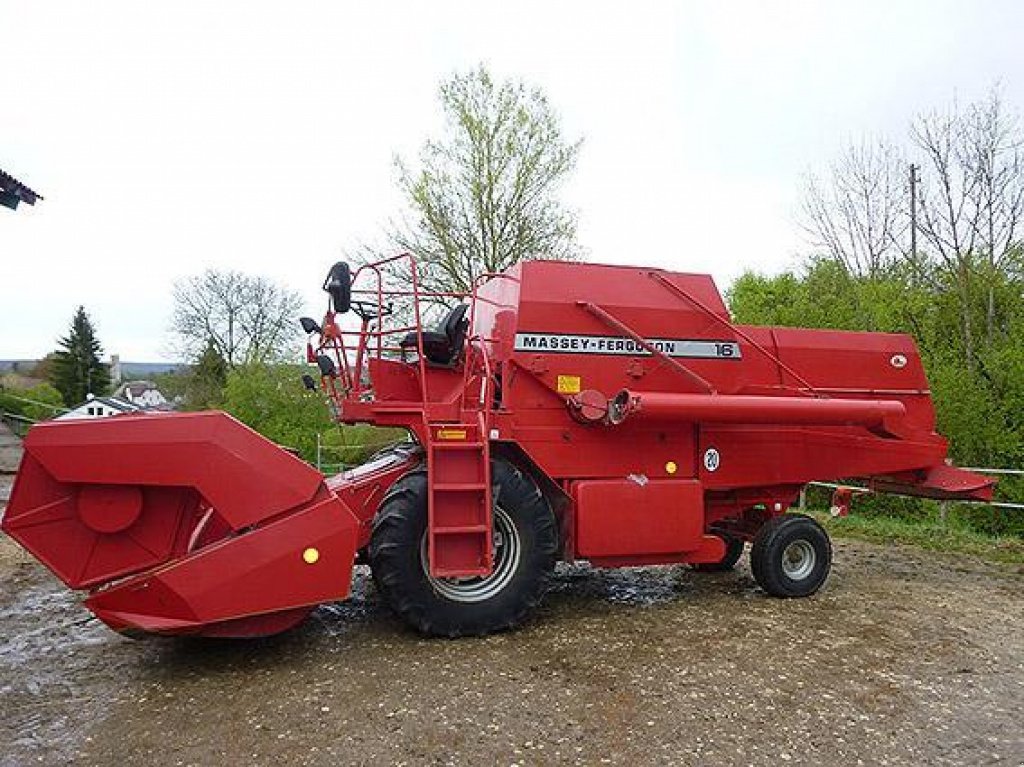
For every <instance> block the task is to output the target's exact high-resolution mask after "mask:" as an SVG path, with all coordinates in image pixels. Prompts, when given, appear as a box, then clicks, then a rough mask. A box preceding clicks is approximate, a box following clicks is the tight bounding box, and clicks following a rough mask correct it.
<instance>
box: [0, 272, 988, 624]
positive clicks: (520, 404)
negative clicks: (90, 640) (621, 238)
mask: <svg viewBox="0 0 1024 767" xmlns="http://www.w3.org/2000/svg"><path fill="white" fill-rule="evenodd" d="M396 268H397V273H401V274H404V275H406V284H405V287H404V288H403V289H401V290H395V289H391V288H389V287H388V285H389V284H391V283H390V282H389V281H388V280H386V279H385V271H386V270H387V269H396ZM324 287H325V289H326V291H327V293H328V294H329V308H328V311H327V314H326V316H325V317H324V318H323V320H322V322H320V323H318V322H316V321H314V320H312V319H309V318H304V319H303V320H302V324H303V327H304V329H305V330H306V332H307V333H309V334H310V344H309V348H308V357H309V361H310V363H311V364H312V365H315V370H316V371H317V373H318V377H319V382H320V386H321V387H322V388H323V390H324V392H325V393H326V397H327V399H328V403H329V405H330V407H331V409H332V412H333V414H334V415H335V417H336V419H337V421H339V422H340V423H365V424H374V425H377V426H387V427H401V428H403V429H406V430H407V431H408V432H409V434H410V437H411V441H410V442H409V443H406V444H402V445H399V446H397V447H395V448H394V449H391V450H389V451H386V452H384V453H382V454H379V455H378V456H377V457H375V458H373V459H372V460H370V461H369V462H368V463H366V464H364V465H362V466H359V467H358V468H355V469H352V470H351V471H347V472H344V473H342V474H340V475H338V476H335V477H330V478H324V477H323V476H322V475H321V474H320V473H319V472H317V471H316V470H315V469H313V468H312V467H311V466H309V465H308V464H306V463H304V462H302V461H301V460H300V459H298V458H296V457H295V456H293V455H292V454H290V453H289V452H287V451H286V450H284V449H282V448H280V447H278V446H276V445H274V444H272V443H270V442H269V441H267V440H266V439H264V438H263V437H261V436H259V435H258V434H256V433H255V432H253V431H251V430H250V429H248V428H246V427H245V426H243V425H242V424H240V423H239V422H237V421H235V420H234V419H232V418H231V417H230V416H228V415H226V414H224V413H219V412H206V413H184V414H163V413H160V414H130V415H124V416H116V417H113V418H108V419H100V420H92V421H78V422H73V421H72V422H67V421H65V422H53V423H45V424H41V425H38V426H35V427H34V428H33V429H32V430H31V431H30V432H29V435H28V438H27V440H26V442H25V456H24V459H23V462H22V465H21V470H20V472H19V474H18V477H17V481H16V484H15V487H14V492H13V495H12V498H11V501H10V505H9V507H8V509H7V513H6V516H5V518H4V519H3V530H4V531H6V532H7V533H8V534H9V535H11V536H12V537H13V538H15V539H16V540H17V541H18V542H19V543H21V545H23V546H24V547H25V548H26V549H28V550H29V551H31V552H32V553H33V554H34V555H35V556H36V557H38V558H39V559H40V560H41V561H42V562H43V563H45V564H46V565H47V566H48V567H49V568H50V569H51V570H53V572H54V573H55V574H56V575H57V576H58V577H59V578H60V579H61V580H62V581H64V583H66V584H67V585H68V586H69V587H70V588H72V589H81V590H85V591H87V592H88V596H87V597H86V599H85V604H86V606H87V607H88V608H89V609H90V610H92V611H93V612H94V613H95V614H96V615H97V616H99V618H100V619H102V620H103V621H104V622H105V623H106V624H107V625H109V626H110V627H111V628H113V629H115V630H117V631H121V632H124V633H131V634H137V633H142V632H153V633H159V634H197V635H204V636H236V637H241V636H258V635H267V634H273V633H276V632H279V631H283V630H285V629H287V628H289V627H291V626H294V625H295V624H297V623H299V622H300V621H302V620H303V619H304V618H305V617H306V616H307V615H308V614H309V612H310V611H311V610H312V609H313V608H314V607H315V606H316V605H317V604H319V603H322V602H331V601H336V600H342V599H345V598H346V597H347V596H348V594H349V588H350V583H351V580H352V569H353V566H354V564H355V563H356V562H365V563H368V564H369V566H370V568H371V569H372V572H373V577H374V580H375V582H376V584H377V587H378V589H379V591H380V593H381V594H382V595H383V597H384V599H385V600H386V601H387V602H388V604H389V605H390V606H391V607H392V608H393V609H394V611H395V612H396V613H397V614H398V615H399V616H400V617H401V618H402V619H403V620H404V621H405V622H407V623H408V624H410V625H411V626H413V627H415V628H416V629H417V630H419V631H421V632H423V633H425V634H437V635H445V636H460V635H466V634H484V633H487V632H491V631H497V630H501V629H507V628H510V627H512V626H515V625H516V624H518V623H519V622H520V621H522V620H523V619H524V618H525V617H526V616H527V615H528V614H529V612H530V610H531V609H532V608H533V607H534V606H535V605H537V603H538V602H539V601H540V599H541V597H542V595H543V594H544V590H545V587H546V586H547V584H548V581H549V578H550V577H551V573H552V570H553V568H554V566H555V562H556V561H558V560H566V561H573V560H587V561H589V562H590V563H592V564H593V565H595V566H598V567H628V566H634V565H661V564H664V565H679V564H686V565H691V566H692V567H694V568H695V569H697V570H723V569H728V568H731V567H733V566H734V565H735V564H736V561H737V559H738V558H739V557H740V555H741V553H742V551H743V547H744V545H745V544H746V543H748V542H749V543H751V544H752V545H751V551H750V562H751V569H752V571H753V575H754V578H755V579H756V581H757V583H758V584H759V585H760V586H761V588H763V589H764V591H766V592H767V593H768V594H771V595H773V596H778V597H800V596H807V595H809V594H813V593H814V592H815V591H817V590H818V588H819V587H820V586H821V585H822V583H823V582H824V581H825V579H826V577H827V576H828V573H829V569H830V566H831V556H832V554H831V546H830V544H829V540H828V537H827V535H826V533H825V531H824V530H823V529H822V528H821V527H820V526H819V525H818V524H817V523H816V522H815V521H814V520H812V519H810V518H808V517H806V516H802V515H798V514H789V513H787V510H788V509H789V507H790V506H791V505H792V504H793V502H794V500H795V499H796V498H797V496H798V494H799V492H800V489H801V487H803V485H804V484H805V483H807V482H808V481H811V480H826V479H836V478H852V477H858V478H863V479H864V480H866V481H868V482H869V483H871V485H872V486H873V487H875V488H876V489H879V490H883V491H887V492H895V493H903V494H910V495H918V496H925V497H930V498H943V499H964V500H986V499H989V498H990V497H991V494H992V484H991V481H990V480H988V479H986V478H984V477H981V476H978V475H975V474H972V473H970V472H967V471H964V470H961V469H956V468H953V467H951V466H948V465H947V464H946V462H945V458H946V440H945V439H943V438H942V437H941V436H939V435H938V434H937V433H936V432H935V414H934V410H933V407H932V402H931V399H930V396H929V390H928V382H927V380H926V378H925V374H924V370H923V369H922V366H921V359H920V357H919V355H918V353H917V350H916V348H915V346H914V343H913V341H912V340H911V339H910V338H909V337H907V336H903V335H889V334H881V333H849V332H835V331H822V330H802V329H792V328H770V327H747V326H740V325H735V324H733V323H732V321H731V320H730V317H729V313H728V311H727V310H726V307H725V305H724V304H723V302H722V299H721V297H720V296H719V293H718V291H717V290H716V288H715V286H714V283H713V282H712V281H711V278H710V277H708V276H704V275H695V274H679V273H673V272H667V271H662V270H659V269H645V268H635V267H621V266H600V265H593V264H574V263H559V262H549V261H532V262H528V263H523V264H520V265H518V266H515V267H513V268H512V269H510V270H509V271H507V272H505V273H502V274H494V275H486V276H484V277H483V278H481V279H480V280H479V281H478V283H477V284H476V285H475V286H474V289H473V290H472V292H471V294H470V295H468V296H457V295H437V294H427V293H426V292H424V291H422V290H421V288H420V286H419V281H418V279H417V272H416V263H415V261H414V260H413V259H412V257H410V256H407V255H403V256H397V257H395V258H393V259H388V260H387V261H384V262H380V263H377V264H372V265H368V266H363V267H361V268H359V269H357V270H355V271H353V272H351V273H350V270H349V268H348V267H347V266H346V265H345V264H343V263H339V264H336V265H335V266H334V268H333V269H332V270H331V272H330V274H329V276H328V278H327V281H326V283H325V285H324ZM440 301H443V302H447V303H448V306H449V310H448V312H447V315H446V316H445V317H444V318H443V320H442V321H441V323H440V324H439V325H438V326H437V328H436V329H434V330H424V329H423V327H422V322H421V320H422V318H423V312H424V311H425V307H426V306H427V304H428V303H433V304H437V303H438V302H440ZM306 384H307V385H308V386H311V387H314V386H316V382H315V381H314V380H313V377H312V376H307V377H306Z"/></svg>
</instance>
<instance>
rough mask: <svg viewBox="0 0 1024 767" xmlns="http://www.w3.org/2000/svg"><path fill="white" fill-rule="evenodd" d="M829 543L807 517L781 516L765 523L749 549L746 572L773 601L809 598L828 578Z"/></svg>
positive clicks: (830, 555) (815, 524)
mask: <svg viewBox="0 0 1024 767" xmlns="http://www.w3.org/2000/svg"><path fill="white" fill-rule="evenodd" d="M831 568H832V543H831V542H830V541H829V538H828V533H826V532H825V530H824V529H823V528H822V527H821V525H819V524H818V523H817V522H815V521H814V520H813V519H811V518H810V517H807V516H804V515H803V514H784V515H783V516H781V517H775V518H773V519H770V520H768V522H766V523H765V524H764V525H763V526H762V527H761V529H760V530H758V532H757V535H756V536H754V545H753V546H752V547H751V549H750V569H751V571H752V572H753V574H754V580H756V581H757V585H759V586H760V587H761V588H762V589H764V590H765V591H767V592H768V593H769V594H771V595H772V596H774V597H784V598H788V597H806V596H810V595H811V594H813V593H814V592H816V591H817V590H818V589H820V588H821V586H822V584H824V583H825V580H826V579H827V578H828V574H829V571H830V570H831Z"/></svg>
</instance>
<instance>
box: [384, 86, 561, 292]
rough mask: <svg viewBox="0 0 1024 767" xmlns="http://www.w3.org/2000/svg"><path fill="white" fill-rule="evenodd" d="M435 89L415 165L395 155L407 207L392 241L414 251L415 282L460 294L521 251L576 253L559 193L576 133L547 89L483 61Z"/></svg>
mask: <svg viewBox="0 0 1024 767" xmlns="http://www.w3.org/2000/svg"><path fill="white" fill-rule="evenodd" d="M439 96H440V102H441V110H442V112H443V114H444V119H445V127H444V132H443V134H442V135H441V136H440V137H438V138H433V139H430V140H428V141H427V142H426V143H425V144H424V145H423V149H422V150H421V152H420V156H419V161H418V162H417V163H410V162H408V161H406V160H404V159H402V158H397V159H396V165H397V167H398V173H399V188H400V189H401V191H402V193H403V195H404V197H405V201H406V204H407V207H408V211H409V215H408V216H407V218H406V220H405V221H403V222H402V223H400V224H398V225H396V226H395V227H394V228H393V231H392V233H391V240H392V243H391V244H392V246H393V247H397V248H398V249H399V250H407V251H410V252H412V253H414V254H415V255H416V256H417V263H418V266H419V272H420V274H419V276H420V282H421V285H422V286H423V287H424V288H425V289H426V290H430V291H438V292H445V291H453V292H463V293H464V292H468V291H469V290H470V289H471V288H472V285H473V280H474V278H475V277H476V276H477V275H479V274H481V273H484V272H498V271H502V270H504V269H507V268H508V267H509V266H511V265H512V264H515V263H517V262H519V261H522V260H524V259H529V258H537V257H542V258H559V259H572V258H576V257H577V256H578V255H579V252H580V251H579V247H578V245H577V243H576V216H575V214H574V213H573V212H572V211H570V210H569V209H567V208H566V207H565V206H564V205H563V204H562V202H561V201H560V200H559V197H558V194H559V191H560V189H561V186H562V184H563V183H564V182H565V180H566V179H567V178H568V176H569V174H570V173H571V172H572V170H573V169H574V168H575V166H576V160H577V157H578V156H579V150H580V141H579V140H571V139H567V138H566V137H565V136H564V134H563V131H562V126H561V121H560V120H559V117H558V114H557V113H556V111H555V110H554V108H553V107H552V106H551V103H550V102H549V101H548V98H547V96H545V95H544V93H543V92H542V91H541V90H540V89H538V88H535V87H531V86H528V85H526V84H525V83H523V82H521V81H517V80H504V81H496V80H495V79H494V78H493V77H492V76H491V74H490V73H489V72H488V71H487V70H486V69H485V68H484V67H482V66H481V67H478V68H477V69H474V70H472V71H469V72H464V73H460V74H456V75H455V76H454V77H452V78H451V79H450V80H448V81H446V82H444V83H443V84H442V85H441V88H440V94H439ZM399 277H400V278H402V279H407V278H408V275H399Z"/></svg>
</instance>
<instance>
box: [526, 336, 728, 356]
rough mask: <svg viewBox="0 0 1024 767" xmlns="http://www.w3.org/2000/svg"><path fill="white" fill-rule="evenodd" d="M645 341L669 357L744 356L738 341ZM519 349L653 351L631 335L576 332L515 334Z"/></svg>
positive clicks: (637, 353) (632, 353)
mask: <svg viewBox="0 0 1024 767" xmlns="http://www.w3.org/2000/svg"><path fill="white" fill-rule="evenodd" d="M645 341H646V342H647V343H648V344H650V345H651V346H653V347H654V348H655V349H657V350H658V351H659V352H661V353H662V354H664V355H666V356H668V357H693V358H698V359H717V360H738V359H741V357H742V354H741V353H740V345H739V344H738V343H736V342H735V341H705V340H703V339H688V338H647V339H645ZM515 350H516V351H517V352H547V353H554V354H611V355H629V356H634V357H637V356H639V357H643V356H647V355H649V354H650V352H649V351H647V349H645V348H644V347H643V346H641V345H640V344H638V343H637V342H636V341H634V340H633V339H632V338H626V337H623V336H590V335H577V334H575V333H516V345H515Z"/></svg>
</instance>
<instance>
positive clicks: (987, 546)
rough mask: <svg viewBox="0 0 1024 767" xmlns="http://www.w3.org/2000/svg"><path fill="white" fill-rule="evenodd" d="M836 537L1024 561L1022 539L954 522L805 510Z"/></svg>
mask: <svg viewBox="0 0 1024 767" xmlns="http://www.w3.org/2000/svg"><path fill="white" fill-rule="evenodd" d="M808 513H809V514H810V515H811V516H813V517H814V518H815V519H817V520H818V521H819V522H820V523H821V524H822V525H824V527H825V529H827V530H828V532H829V534H830V535H832V536H834V537H836V538H857V539H860V540H864V541H872V542H874V543H907V544H911V545H913V546H920V547H921V548H924V549H929V550H931V551H946V552H956V553H959V554H970V555H972V556H976V557H979V558H981V559H987V560H990V561H993V562H1003V563H1008V564H1018V565H1020V564H1024V539H1022V538H1020V537H1017V536H992V535H985V534H984V533H979V532H975V531H973V530H965V529H963V528H961V527H958V526H956V525H948V524H947V525H943V524H941V523H939V522H932V521H930V520H905V519H894V518H893V517H886V516H880V515H870V516H868V515H857V514H856V513H854V514H851V515H850V516H847V517H832V516H831V515H830V514H827V513H825V512H816V511H810V512H808Z"/></svg>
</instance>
